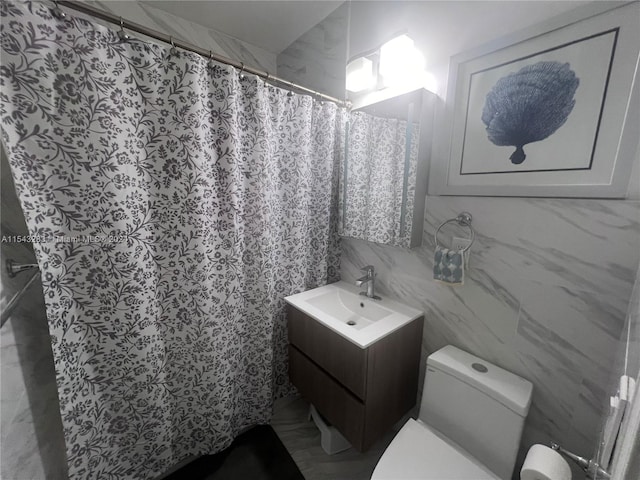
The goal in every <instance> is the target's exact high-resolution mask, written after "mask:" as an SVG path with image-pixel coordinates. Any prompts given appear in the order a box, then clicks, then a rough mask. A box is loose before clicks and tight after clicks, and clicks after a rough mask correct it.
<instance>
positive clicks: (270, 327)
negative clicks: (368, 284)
mask: <svg viewBox="0 0 640 480" xmlns="http://www.w3.org/2000/svg"><path fill="white" fill-rule="evenodd" d="M0 8H1V16H2V26H1V28H2V30H1V34H2V66H1V67H0V82H1V86H2V92H1V94H0V98H1V107H0V109H1V110H0V120H1V124H2V138H3V142H4V145H5V147H6V150H7V154H8V157H9V161H10V164H11V168H12V173H13V176H14V180H15V184H16V189H17V193H18V195H19V198H20V201H21V203H22V207H23V211H24V213H25V217H26V221H27V224H28V227H29V231H30V233H31V235H32V239H33V241H34V247H35V250H36V255H37V258H38V263H39V266H40V269H41V273H42V280H43V287H44V292H45V297H46V305H47V316H48V319H49V328H50V333H51V339H52V345H53V352H54V360H55V367H56V375H57V384H58V393H59V398H60V408H61V415H62V420H63V426H64V434H65V438H66V444H67V456H68V463H69V470H70V477H71V478H74V479H83V480H84V479H87V478H113V479H125V478H136V479H145V478H155V477H157V476H158V475H160V474H162V473H163V472H164V471H166V470H167V469H168V468H170V467H171V466H172V465H174V464H176V463H177V462H179V461H180V460H182V459H184V458H186V457H189V456H191V455H197V454H204V453H213V452H216V451H219V450H221V449H223V448H225V447H226V446H228V445H229V443H230V442H231V441H232V439H233V437H234V436H235V435H236V434H237V433H238V432H239V431H240V430H241V429H243V428H244V427H246V426H248V425H252V424H256V423H265V422H267V421H268V420H269V418H270V414H271V406H272V401H273V399H274V397H277V396H280V395H283V394H285V393H287V392H288V389H289V388H290V386H289V384H288V380H287V363H286V362H287V357H286V355H287V354H286V343H287V340H286V323H285V317H284V311H285V305H284V301H283V297H284V296H286V295H289V294H292V293H295V292H299V291H302V290H304V289H307V288H310V287H314V286H317V285H320V284H324V283H326V282H328V281H332V280H335V279H336V277H337V269H338V261H339V243H338V238H337V219H336V215H337V214H336V212H335V205H336V204H337V195H338V191H337V185H338V170H339V162H340V155H341V154H342V152H343V149H344V145H343V134H344V124H345V112H344V110H343V109H340V108H338V107H337V106H335V105H333V104H331V103H324V104H322V103H320V102H315V101H313V100H312V99H311V98H310V97H308V96H301V95H291V96H289V95H287V92H286V91H283V90H281V89H278V88H275V87H273V86H271V85H268V84H266V83H264V82H263V81H262V80H260V79H258V78H255V77H252V76H247V77H246V78H244V79H241V78H240V77H239V75H238V73H237V72H236V71H235V70H234V69H233V68H232V67H228V66H223V65H220V64H216V63H209V62H207V60H206V59H203V58H201V57H199V56H198V55H195V54H191V53H188V52H185V51H180V52H179V54H171V53H170V51H169V49H168V48H166V47H165V46H164V45H157V44H150V43H145V42H143V41H140V40H135V39H133V40H130V41H128V42H123V41H121V40H120V39H119V38H118V35H117V33H116V31H113V30H111V29H108V28H105V27H102V26H100V25H96V24H94V23H93V22H90V21H87V20H84V19H82V18H79V17H73V16H69V15H68V16H67V18H65V19H63V20H60V19H57V18H55V17H53V16H52V13H51V10H50V6H49V5H44V4H40V3H35V2H33V3H32V2H9V1H5V2H2V5H1V7H0Z"/></svg>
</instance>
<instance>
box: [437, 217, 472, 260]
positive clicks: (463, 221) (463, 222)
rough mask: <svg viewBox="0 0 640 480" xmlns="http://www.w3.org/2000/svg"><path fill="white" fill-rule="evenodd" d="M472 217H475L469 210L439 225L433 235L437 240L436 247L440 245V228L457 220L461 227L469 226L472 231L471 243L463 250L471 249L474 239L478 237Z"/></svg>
mask: <svg viewBox="0 0 640 480" xmlns="http://www.w3.org/2000/svg"><path fill="white" fill-rule="evenodd" d="M472 219H473V217H472V216H471V214H470V213H469V212H462V213H460V214H459V215H458V216H457V217H456V218H450V219H449V220H445V221H444V222H442V223H441V224H440V226H439V227H438V229H437V230H436V234H435V235H434V236H433V238H434V240H435V241H436V247H438V246H439V245H438V233H440V230H441V229H442V227H444V226H445V225H446V224H447V223H451V222H456V223H457V224H458V225H460V226H461V227H468V228H469V231H470V232H471V238H470V239H469V240H470V241H469V245H467V246H466V247H465V248H464V249H462V251H463V252H466V251H467V250H469V249H470V248H471V245H472V244H473V241H474V240H475V239H476V232H475V231H474V230H473V227H472V226H471V220H472Z"/></svg>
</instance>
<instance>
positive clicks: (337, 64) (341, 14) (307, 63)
mask: <svg viewBox="0 0 640 480" xmlns="http://www.w3.org/2000/svg"><path fill="white" fill-rule="evenodd" d="M348 32H349V2H345V3H344V4H342V5H341V6H340V7H338V8H337V9H336V10H334V11H333V12H332V13H331V14H330V15H328V16H327V17H326V18H325V19H324V20H322V21H321V22H319V23H318V24H317V25H316V26H315V27H313V28H312V29H311V30H309V31H308V32H307V33H305V34H304V35H302V36H300V37H299V38H298V39H297V40H296V41H295V42H293V43H292V44H291V45H289V47H288V48H286V49H285V50H284V51H282V52H281V53H280V55H278V58H277V60H278V76H279V77H281V78H286V79H287V80H290V81H292V82H295V83H298V84H300V85H303V86H305V87H308V88H311V89H313V90H317V91H319V92H321V93H326V94H329V95H331V96H334V97H336V98H344V97H345V75H346V73H345V65H346V64H347V50H348V45H347V39H348Z"/></svg>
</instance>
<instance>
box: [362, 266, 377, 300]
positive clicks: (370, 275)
mask: <svg viewBox="0 0 640 480" xmlns="http://www.w3.org/2000/svg"><path fill="white" fill-rule="evenodd" d="M361 270H362V271H363V272H366V274H365V275H364V276H363V277H361V278H359V279H358V280H356V287H362V286H363V285H365V284H366V285H367V291H366V292H360V295H364V296H365V297H369V298H373V299H374V300H382V299H381V298H380V297H379V296H378V295H376V294H375V281H376V273H375V270H374V268H373V265H367V266H366V267H362V268H361Z"/></svg>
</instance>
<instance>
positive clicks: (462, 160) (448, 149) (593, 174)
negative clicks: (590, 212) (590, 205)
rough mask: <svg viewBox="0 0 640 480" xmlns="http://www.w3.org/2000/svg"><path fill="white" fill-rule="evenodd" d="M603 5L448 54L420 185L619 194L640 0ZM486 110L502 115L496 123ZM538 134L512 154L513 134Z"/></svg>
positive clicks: (628, 137) (634, 90)
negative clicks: (443, 92)
mask: <svg viewBox="0 0 640 480" xmlns="http://www.w3.org/2000/svg"><path fill="white" fill-rule="evenodd" d="M613 5H614V6H613V7H612V5H611V4H609V5H603V4H601V3H597V4H593V5H587V6H586V7H583V8H580V9H577V10H574V11H572V12H569V13H567V14H564V15H561V16H558V17H556V18H554V19H553V20H551V21H549V22H547V23H545V24H541V25H538V26H535V27H532V28H529V29H527V30H524V31H521V32H518V33H516V34H513V35H509V36H508V37H503V38H501V39H498V40H496V41H494V42H491V43H490V44H486V45H483V46H482V47H478V48H476V49H474V50H472V51H469V52H464V53H462V54H459V55H456V56H455V57H452V58H451V62H450V66H449V81H448V88H447V98H446V102H444V105H442V108H441V111H440V115H441V116H440V118H443V119H444V121H443V122H442V123H441V125H440V130H439V132H438V133H437V134H436V137H435V138H436V145H435V147H434V152H433V156H432V163H431V168H430V172H429V194H431V195H479V196H519V197H583V198H592V197H593V198H596V197H599V198H624V197H626V196H627V190H628V185H629V179H630V176H631V172H632V167H633V164H634V161H637V158H638V145H639V144H638V138H639V137H640V95H639V87H638V81H639V79H638V64H639V53H640V28H639V25H638V18H640V4H639V3H638V2H633V3H628V4H622V5H621V4H619V3H617V4H613ZM565 64H568V67H567V66H566V65H565ZM540 69H542V70H543V73H544V75H541V74H540ZM549 69H551V70H550V73H549ZM572 76H573V77H576V78H577V79H578V81H577V82H576V81H575V80H572ZM520 79H524V80H523V81H520ZM531 79H533V80H531ZM518 82H520V83H518ZM532 82H533V83H535V82H542V84H543V87H540V86H539V85H534V87H533V88H530V87H531V85H530V84H531V83H532ZM545 82H547V83H545ZM558 82H560V83H558ZM563 82H564V83H563ZM572 82H573V83H572ZM576 83H578V86H577V87H576V88H572V85H573V87H575V84H576ZM522 85H524V87H523V86H522ZM546 85H549V86H550V88H548V87H547V86H546ZM565 86H566V88H565ZM545 89H546V90H545ZM559 90H560V91H562V92H565V91H566V92H567V93H566V94H565V96H564V99H563V98H562V97H561V96H559V95H557V96H556V98H555V99H554V101H553V103H550V102H549V101H548V100H547V101H548V105H547V106H546V107H541V108H539V109H535V108H530V107H529V108H528V109H527V108H525V107H522V108H521V107H520V106H521V105H523V104H524V105H531V104H532V102H531V98H534V99H537V98H540V99H541V100H540V105H544V101H545V99H547V98H548V97H549V95H546V93H545V91H547V92H551V93H553V92H557V91H559ZM572 90H573V93H572ZM489 92H493V93H492V95H491V96H489V95H488V94H489ZM539 92H542V93H539ZM571 95H573V96H572V97H571ZM521 98H524V100H522V101H521ZM551 98H552V99H553V98H554V97H553V95H551ZM558 98H560V101H558ZM527 102H528V103H527ZM563 102H564V103H566V108H564V110H563V109H562V108H556V107H557V105H558V104H562V103H563ZM571 102H573V106H572V105H571ZM494 103H497V104H498V105H499V107H498V108H493V104H494ZM488 104H489V105H488ZM514 105H516V107H514ZM514 108H516V109H517V108H521V110H526V113H522V112H521V111H515V113H514V111H512V112H509V109H512V110H513V109H514ZM501 109H502V110H501ZM505 109H506V112H505ZM556 110H559V111H561V112H560V114H558V112H556ZM496 111H498V113H501V114H502V115H503V118H504V116H506V117H508V118H509V121H508V122H504V124H503V125H504V126H503V125H501V124H500V123H499V122H498V123H497V124H496V123H494V120H495V119H498V117H497V116H495V115H497V114H496ZM567 111H569V113H568V114H567V113H566V112H567ZM531 112H533V113H531ZM541 112H542V113H541ZM492 115H493V116H492ZM553 115H556V117H555V120H554V117H553ZM549 118H552V121H549ZM514 119H521V120H520V121H516V120H514ZM522 119H525V120H522ZM558 119H559V120H558ZM554 122H555V124H554ZM556 124H560V126H559V127H557V128H555V129H554V128H552V127H549V128H547V127H546V126H547V125H552V126H553V125H556ZM496 125H497V126H496ZM541 125H542V126H543V127H541ZM488 127H490V128H488ZM546 130H552V131H551V133H549V132H548V131H546ZM496 132H497V133H496ZM490 134H491V135H490ZM543 135H547V136H546V137H544V138H543V139H542V140H533V141H531V142H528V143H526V144H525V145H524V146H523V147H522V148H520V152H519V153H518V155H516V151H517V150H518V146H516V143H518V142H522V141H526V140H529V139H530V138H535V137H536V136H537V137H540V136H543ZM490 137H492V138H490ZM505 142H511V144H508V143H505ZM496 143H498V144H496ZM523 152H524V154H525V155H524V157H525V158H524V159H523V158H522V156H523ZM511 155H513V156H514V157H516V158H515V159H513V158H510V156H511ZM516 160H518V161H520V163H514V162H515V161H516Z"/></svg>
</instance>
